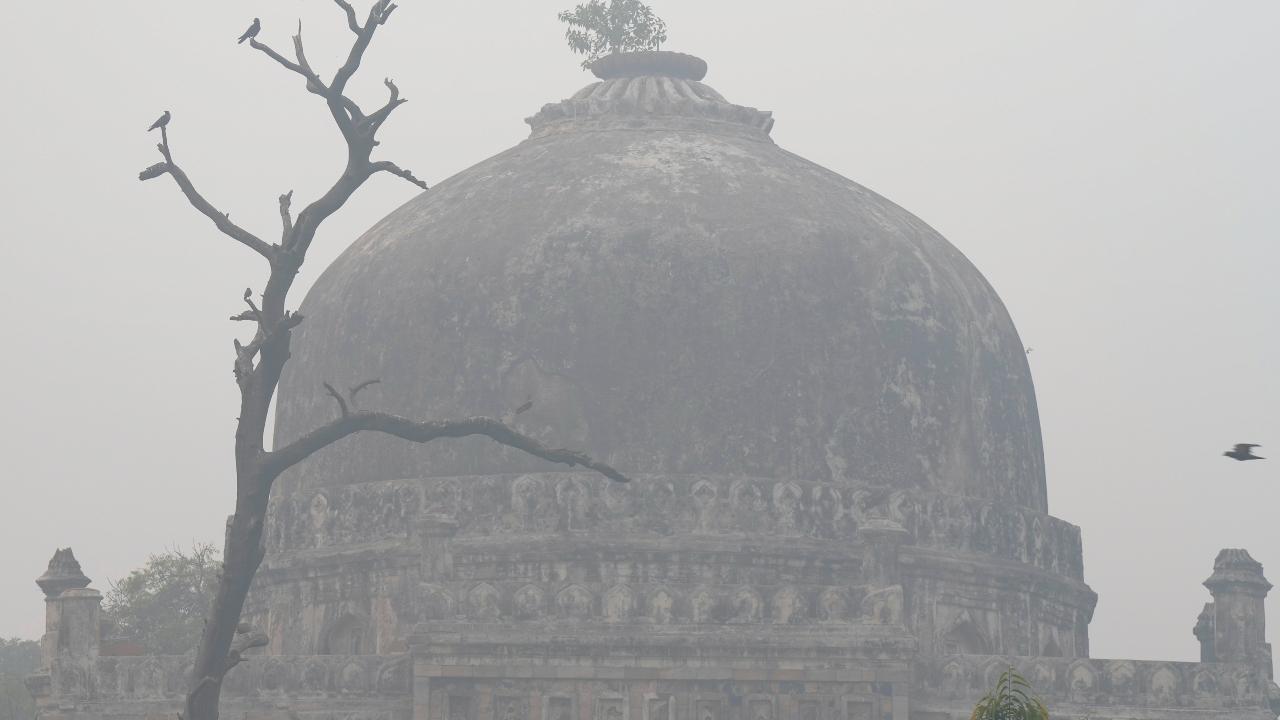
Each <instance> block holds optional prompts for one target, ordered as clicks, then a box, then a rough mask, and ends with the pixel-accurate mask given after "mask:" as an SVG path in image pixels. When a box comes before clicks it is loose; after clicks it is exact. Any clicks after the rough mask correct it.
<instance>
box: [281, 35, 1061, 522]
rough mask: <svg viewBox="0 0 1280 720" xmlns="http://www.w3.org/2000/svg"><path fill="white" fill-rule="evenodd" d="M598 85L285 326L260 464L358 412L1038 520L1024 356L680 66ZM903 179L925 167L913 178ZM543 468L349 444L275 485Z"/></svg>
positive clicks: (939, 263) (974, 278) (452, 184)
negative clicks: (1000, 504) (944, 501)
mask: <svg viewBox="0 0 1280 720" xmlns="http://www.w3.org/2000/svg"><path fill="white" fill-rule="evenodd" d="M637 55H638V57H637V58H636V59H635V60H634V62H631V61H628V60H627V58H626V57H625V56H624V57H622V58H615V59H613V60H612V61H611V62H610V64H609V65H608V68H607V72H603V73H600V74H601V75H602V76H603V79H602V80H601V81H600V82H597V83H595V84H593V85H591V86H589V87H587V88H585V89H584V90H582V91H580V92H579V93H578V94H576V95H574V96H573V97H572V98H570V99H568V100H565V101H563V102H560V103H554V104H551V105H547V106H546V107H545V108H543V109H542V111H541V112H539V113H538V114H537V115H535V116H534V117H532V118H530V119H529V121H528V122H529V124H530V125H531V126H532V133H531V135H530V137H529V138H528V139H527V140H525V141H524V142H522V143H520V144H519V145H517V146H515V147H513V148H511V149H510V150H507V151H506V152H503V153H501V154H499V155H497V156H495V157H492V158H490V159H488V160H486V161H484V162H481V163H480V164H478V165H476V166H474V167H472V168H470V169H468V170H465V171H463V172H461V173H459V174H457V175H455V176H453V177H452V178H450V179H448V180H446V181H444V182H442V183H441V184H440V185H439V186H437V187H435V188H433V189H432V190H430V191H428V192H426V193H424V194H422V195H421V196H419V197H417V198H415V199H413V200H411V201H410V202H408V203H407V204H405V205H404V206H403V207H401V208H399V209H398V210H396V211H395V212H393V213H392V214H390V215H389V216H388V217H386V218H385V219H383V220H382V221H381V222H379V223H378V224H377V225H375V226H374V227H373V228H372V229H370V230H369V231H368V232H367V233H365V234H364V235H363V236H362V237H361V238H359V239H358V240H357V241H356V242H355V243H354V244H353V245H352V246H351V247H350V248H349V249H348V250H347V251H346V252H345V253H343V254H342V256H341V257H340V258H338V260H336V261H335V262H334V263H333V264H332V265H331V266H330V267H329V268H328V269H327V270H326V271H325V272H324V273H323V275H322V276H321V277H320V278H319V279H318V281H317V282H316V284H315V286H314V287H313V288H312V290H311V292H310V293H309V294H308V296H307V298H306V300H305V302H304V303H303V305H302V308H301V311H302V313H303V314H304V315H305V316H306V318H307V320H306V322H305V323H303V325H302V326H301V327H300V329H299V330H298V333H297V336H296V339H295V342H294V352H293V354H294V360H293V362H292V364H291V365H290V366H289V368H288V372H287V374H286V377H285V378H284V381H283V384H282V387H281V393H280V398H279V407H278V410H277V418H278V422H277V437H278V439H279V440H281V441H284V440H288V439H291V438H293V437H296V436H297V435H299V434H301V433H303V432H305V431H306V430H308V429H310V428H311V427H313V426H315V425H317V424H320V423H323V422H326V421H328V420H330V419H331V418H332V417H333V416H334V413H335V408H334V407H333V403H332V401H331V400H330V399H329V398H328V397H327V396H326V395H325V393H324V392H323V390H322V388H321V384H322V382H326V381H328V382H331V383H335V384H338V385H341V386H349V385H354V384H356V383H359V382H361V381H363V380H366V379H370V378H378V379H380V380H381V381H382V383H381V384H380V385H378V386H376V387H375V388H373V389H371V390H368V391H365V393H362V395H361V400H362V402H363V403H364V404H365V406H368V407H375V406H376V407H377V408H379V409H383V410H386V411H389V412H395V413H399V414H403V415H406V416H410V417H416V418H444V417H457V416H466V415H491V416H501V415H504V414H506V413H509V412H510V411H512V409H514V408H516V407H517V406H520V405H522V404H524V403H525V402H526V401H527V400H532V401H533V405H532V409H530V410H529V411H528V412H525V413H522V414H520V415H519V416H518V417H517V418H516V420H515V422H516V423H517V425H518V426H519V427H520V428H521V429H523V430H524V431H526V432H528V433H531V434H533V435H535V436H538V437H539V438H541V439H543V440H544V441H545V442H547V443H551V444H554V445H563V446H571V447H575V448H580V449H583V450H586V451H588V452H590V453H592V454H594V455H596V456H597V457H599V458H602V459H605V460H607V461H608V462H610V463H611V464H613V465H614V466H615V467H618V468H620V469H622V470H623V471H624V472H627V473H629V474H632V475H637V476H638V475H644V474H654V473H660V474H668V475H680V474H684V475H690V474H717V475H734V476H753V477H766V478H788V479H796V480H801V481H816V482H829V481H831V482H839V483H856V484H871V485H881V486H888V487H893V488H898V489H921V490H931V491H936V492H941V493H944V494H950V495H963V496H968V497H972V498H997V497H998V498H1001V499H1003V500H1005V501H1007V502H1012V503H1016V504H1017V505H1020V506H1022V507H1024V508H1027V509H1030V510H1033V511H1037V512H1045V511H1046V510H1047V508H1046V499H1045V478H1044V462H1043V453H1042V446H1041V438H1040V426H1039V419H1038V416H1037V411H1036V402H1035V395H1034V390H1033V388H1032V382H1031V376H1030V372H1029V369H1028V365H1027V360H1026V355H1025V352H1024V350H1023V344H1022V343H1021V341H1020V340H1019V338H1018V334H1017V332H1016V330H1015V329H1014V326H1013V323H1012V322H1011V320H1010V318H1009V315H1008V313H1007V311H1006V310H1005V308H1004V306H1003V305H1002V304H1001V302H1000V299H999V297H998V296H997V295H996V293H995V291H994V290H993V289H992V288H991V286H990V285H989V284H988V283H987V282H986V280H985V279H984V278H983V277H982V275H981V274H980V273H979V272H978V271H977V270H976V269H975V268H974V267H973V265H972V264H971V263H970V262H969V261H968V260H967V259H966V258H965V257H964V255H962V254H961V253H960V252H959V251H958V250H957V249H956V248H955V247H953V246H952V245H951V244H950V243H948V242H947V241H946V240H945V239H944V238H943V237H942V236H941V235H939V234H938V233H937V232H935V231H934V230H933V229H932V228H930V227H929V226H928V225H926V224H925V223H924V222H922V221H921V220H919V219H918V218H916V217H915V216H913V215H912V214H911V213H909V212H907V211H906V210H903V209H902V208H900V207H898V206H897V205H895V204H893V203H892V202H890V201H888V200H886V199H885V198H883V197H881V196H879V195H877V194H875V193H874V192H871V191H870V190H868V189H866V188H864V187H862V186H861V185H858V184H857V183H854V182H852V181H850V180H848V179H846V178H844V177H841V176H840V175H837V174H836V173H834V172H831V171H829V170H827V169H825V168H823V167H821V166H819V165H816V164H814V163H812V162H810V161H808V160H805V159H804V158H801V157H798V156H796V155H794V154H792V153H789V152H787V151H786V150H783V149H782V148H780V147H778V146H777V145H776V144H775V143H774V142H773V141H772V140H771V139H770V137H769V131H770V129H771V128H772V123H773V121H772V118H771V115H770V113H767V112H762V111H759V110H756V109H754V108H749V107H743V106H739V105H734V104H732V103H730V102H728V101H726V100H725V99H724V98H723V97H721V96H720V95H719V94H718V93H717V92H716V91H715V90H713V89H711V88H710V87H708V86H707V85H705V84H703V83H701V82H699V80H700V77H701V73H703V72H705V64H701V65H700V64H699V63H700V61H698V62H693V60H696V59H690V58H688V56H675V55H674V54H666V53H649V54H637ZM922 171H923V169H922ZM551 469H554V467H553V466H550V465H548V464H546V463H543V462H541V461H535V460H533V459H531V458H529V457H527V456H525V455H523V454H521V453H517V452H514V451H509V450H506V449H505V448H500V447H498V446H496V445H495V444H493V443H492V442H490V441H488V440H483V439H467V440H456V441H444V442H436V443H434V444H431V445H429V446H426V447H420V446H415V445H411V444H408V443H404V442H403V441H400V440H397V439H394V438H382V437H375V436H369V435H366V436H360V437H355V438H349V439H347V440H345V441H343V442H342V443H341V444H339V445H338V446H336V447H332V448H329V449H328V450H326V451H325V452H323V453H320V454H318V455H317V456H315V457H313V458H312V459H311V460H309V461H308V463H307V464H306V465H305V466H304V467H303V468H301V470H300V471H299V472H297V473H295V474H294V475H293V476H292V477H291V478H290V479H289V481H288V483H289V485H290V486H292V487H294V488H297V487H299V486H300V485H302V486H310V487H324V486H335V485H344V484H350V483H357V482H367V481H375V480H391V479H397V478H412V477H441V476H460V475H494V474H504V473H521V472H540V471H547V470H551Z"/></svg>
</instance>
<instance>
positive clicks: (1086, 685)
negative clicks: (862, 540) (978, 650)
mask: <svg viewBox="0 0 1280 720" xmlns="http://www.w3.org/2000/svg"><path fill="white" fill-rule="evenodd" d="M1011 667H1012V668H1014V669H1015V670H1016V671H1017V672H1018V673H1019V674H1021V675H1022V676H1023V677H1025V678H1026V679H1027V680H1028V681H1029V682H1030V683H1031V685H1032V686H1033V687H1034V689H1035V692H1036V693H1037V694H1038V695H1039V696H1040V697H1041V699H1043V700H1044V702H1045V704H1046V705H1047V706H1048V707H1049V710H1050V715H1051V717H1053V718H1054V719H1055V720H1058V719H1059V718H1061V720H1077V719H1079V720H1085V719H1087V718H1094V719H1101V718H1106V719H1107V720H1131V719H1132V720H1156V719H1159V720H1173V719H1185V720H1201V719H1208V718H1214V719H1216V720H1227V719H1228V718H1230V719H1231V720H1264V719H1265V720H1274V718H1275V716H1276V715H1275V712H1274V711H1273V710H1271V708H1270V705H1269V700H1268V690H1269V687H1270V683H1269V682H1268V681H1267V679H1266V677H1265V676H1264V675H1263V674H1262V673H1261V672H1260V671H1259V670H1258V669H1257V668H1254V667H1250V666H1248V665H1243V664H1218V663H1186V662H1158V661H1143V660H1106V659H1098V658H1074V659H1073V658H1045V657H1016V656H1001V655H987V656H981V655H953V656H941V657H923V656H922V657H920V658H918V659H917V660H916V662H915V665H914V682H913V685H912V698H911V703H912V715H911V717H912V718H913V720H967V718H968V717H969V714H970V712H971V711H972V709H973V706H974V704H975V703H976V702H977V700H978V699H979V698H980V697H982V695H983V694H985V693H986V692H987V691H989V690H990V689H991V688H992V687H993V686H994V685H995V683H996V680H997V679H998V678H999V676H1000V674H1001V673H1002V672H1004V671H1005V670H1007V669H1008V668H1011Z"/></svg>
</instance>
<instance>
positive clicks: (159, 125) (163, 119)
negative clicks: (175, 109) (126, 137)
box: [147, 110, 173, 132]
mask: <svg viewBox="0 0 1280 720" xmlns="http://www.w3.org/2000/svg"><path fill="white" fill-rule="evenodd" d="M171 117H173V116H172V115H170V114H169V111H168V110H165V111H164V114H163V115H161V116H160V119H158V120H156V121H155V122H153V123H151V127H149V128H147V132H151V131H152V130H155V129H156V128H162V127H164V126H165V125H168V124H169V118H171Z"/></svg>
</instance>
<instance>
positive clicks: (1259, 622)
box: [1196, 549, 1272, 677]
mask: <svg viewBox="0 0 1280 720" xmlns="http://www.w3.org/2000/svg"><path fill="white" fill-rule="evenodd" d="M1204 586H1205V587H1207V588H1209V592H1210V593H1212V594H1213V602H1212V603H1209V604H1207V605H1205V609H1204V611H1203V612H1202V613H1201V620H1200V622H1198V623H1197V624H1196V636H1197V637H1198V638H1200V654H1201V660H1202V661H1204V662H1220V663H1245V664H1249V665H1254V666H1256V667H1262V668H1264V670H1265V672H1266V675H1267V677H1271V676H1272V670H1271V647H1270V646H1269V645H1268V644H1267V642H1266V630H1267V623H1266V610H1265V606H1264V600H1265V599H1266V597H1267V593H1268V592H1270V590H1271V587H1272V586H1271V583H1269V582H1267V579H1266V577H1264V576H1263V574H1262V563H1260V562H1258V561H1257V560H1254V559H1253V558H1252V557H1251V556H1250V555H1249V553H1248V551H1246V550H1239V549H1227V550H1223V551H1222V552H1220V553H1218V557H1217V559H1216V560H1214V563H1213V575H1211V576H1209V579H1208V580H1205V581H1204ZM1206 616H1208V617H1206Z"/></svg>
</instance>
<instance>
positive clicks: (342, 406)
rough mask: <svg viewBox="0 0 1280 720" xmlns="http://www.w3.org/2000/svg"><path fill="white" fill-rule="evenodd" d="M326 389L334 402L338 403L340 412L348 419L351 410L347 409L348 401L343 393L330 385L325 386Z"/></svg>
mask: <svg viewBox="0 0 1280 720" xmlns="http://www.w3.org/2000/svg"><path fill="white" fill-rule="evenodd" d="M324 389H325V392H327V393H329V395H331V396H332V397H333V399H334V400H337V401H338V410H339V411H340V412H341V413H342V417H347V416H348V415H350V414H351V411H350V409H348V408H347V400H346V398H344V397H342V393H340V392H338V391H337V390H335V389H334V388H333V386H332V385H330V384H329V383H325V384H324Z"/></svg>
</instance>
